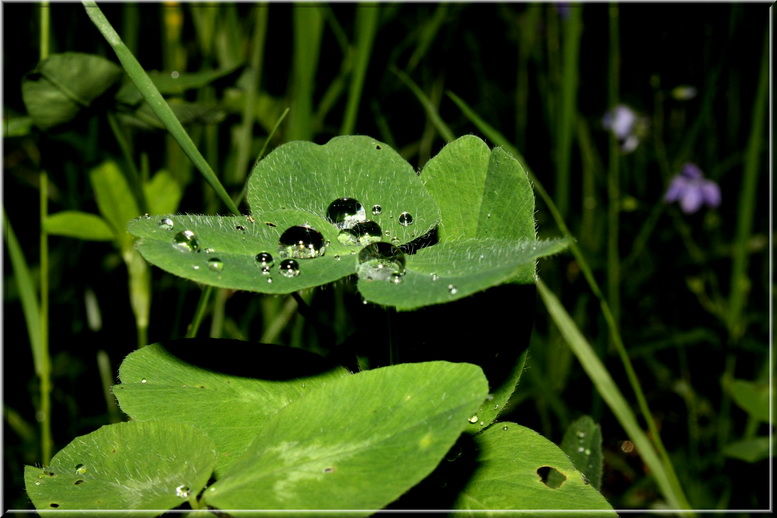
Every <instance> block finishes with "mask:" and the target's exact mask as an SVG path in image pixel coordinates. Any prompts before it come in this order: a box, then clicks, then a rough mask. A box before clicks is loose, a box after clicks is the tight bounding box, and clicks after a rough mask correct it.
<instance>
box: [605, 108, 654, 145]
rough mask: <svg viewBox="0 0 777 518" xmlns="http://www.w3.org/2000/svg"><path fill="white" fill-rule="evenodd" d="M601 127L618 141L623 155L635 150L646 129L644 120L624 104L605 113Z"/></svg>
mask: <svg viewBox="0 0 777 518" xmlns="http://www.w3.org/2000/svg"><path fill="white" fill-rule="evenodd" d="M602 125H603V126H604V129H606V130H609V131H612V133H613V134H614V135H615V137H616V138H617V139H618V140H619V141H620V144H621V151H623V152H624V153H629V152H631V151H634V150H635V149H636V148H637V145H638V144H639V141H640V138H641V137H642V136H643V135H644V133H645V131H646V129H647V121H646V119H645V118H644V117H640V116H639V115H637V113H636V112H635V111H634V110H632V109H631V108H629V107H628V106H626V105H625V104H619V105H617V106H615V108H613V109H611V110H610V111H608V112H607V113H605V114H604V117H603V118H602Z"/></svg>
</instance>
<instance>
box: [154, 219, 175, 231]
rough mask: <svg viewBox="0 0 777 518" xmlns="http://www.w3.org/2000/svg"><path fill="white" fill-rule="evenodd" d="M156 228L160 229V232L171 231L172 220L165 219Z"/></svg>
mask: <svg viewBox="0 0 777 518" xmlns="http://www.w3.org/2000/svg"><path fill="white" fill-rule="evenodd" d="M157 227H159V228H161V229H162V230H172V228H173V220H172V219H170V218H165V219H163V220H161V221H160V222H159V224H158V225H157Z"/></svg>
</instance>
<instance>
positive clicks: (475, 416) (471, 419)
mask: <svg viewBox="0 0 777 518" xmlns="http://www.w3.org/2000/svg"><path fill="white" fill-rule="evenodd" d="M467 421H469V422H470V423H472V424H475V423H477V422H478V416H477V415H473V416H472V417H470V418H469V419H467Z"/></svg>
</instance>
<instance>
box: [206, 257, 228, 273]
mask: <svg viewBox="0 0 777 518" xmlns="http://www.w3.org/2000/svg"><path fill="white" fill-rule="evenodd" d="M223 269H224V262H223V261H222V260H221V259H219V258H217V257H213V258H212V259H208V270H210V271H212V272H216V273H220V272H221V271H222V270H223Z"/></svg>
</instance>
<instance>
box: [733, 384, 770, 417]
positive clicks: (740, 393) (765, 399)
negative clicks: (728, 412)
mask: <svg viewBox="0 0 777 518" xmlns="http://www.w3.org/2000/svg"><path fill="white" fill-rule="evenodd" d="M731 395H732V396H733V398H734V402H736V404H737V405H739V407H740V408H742V409H743V410H744V411H745V412H747V413H748V414H750V415H751V416H752V417H754V418H755V419H758V420H759V421H764V422H767V423H768V422H769V400H770V397H769V385H768V384H766V383H755V382H752V381H745V380H734V381H733V382H732V383H731Z"/></svg>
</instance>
